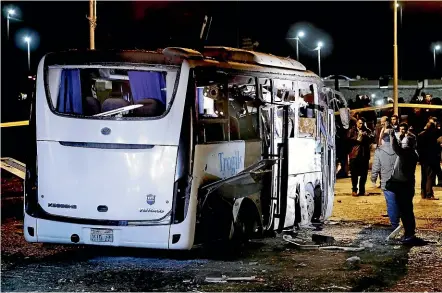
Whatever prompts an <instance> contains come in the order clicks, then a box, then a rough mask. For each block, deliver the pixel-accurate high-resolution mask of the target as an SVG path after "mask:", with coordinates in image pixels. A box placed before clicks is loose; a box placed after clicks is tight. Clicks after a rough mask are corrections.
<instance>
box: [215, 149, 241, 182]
mask: <svg viewBox="0 0 442 293" xmlns="http://www.w3.org/2000/svg"><path fill="white" fill-rule="evenodd" d="M218 158H219V165H220V172H223V173H225V176H226V177H230V176H233V175H236V173H238V170H239V169H240V168H241V167H242V163H243V161H242V160H243V158H242V156H240V155H239V151H235V155H233V156H231V157H225V156H224V153H218Z"/></svg>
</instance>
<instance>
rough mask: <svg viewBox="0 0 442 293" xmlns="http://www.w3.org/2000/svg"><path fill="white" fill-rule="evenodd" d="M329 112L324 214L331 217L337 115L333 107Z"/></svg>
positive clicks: (334, 180)
mask: <svg viewBox="0 0 442 293" xmlns="http://www.w3.org/2000/svg"><path fill="white" fill-rule="evenodd" d="M327 112H328V113H327V133H328V135H327V138H328V139H327V161H328V168H327V170H328V173H329V174H328V176H327V177H326V181H324V185H326V186H327V187H326V188H327V192H326V193H325V196H324V197H323V200H324V202H323V207H324V210H323V215H324V217H325V218H328V217H330V216H331V213H332V210H333V198H334V190H335V188H334V187H335V182H336V146H335V135H336V133H335V132H336V128H335V115H334V112H333V109H329V110H328V111H327Z"/></svg>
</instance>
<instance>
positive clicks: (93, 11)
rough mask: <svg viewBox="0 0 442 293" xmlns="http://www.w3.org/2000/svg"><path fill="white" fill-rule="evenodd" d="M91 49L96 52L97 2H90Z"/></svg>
mask: <svg viewBox="0 0 442 293" xmlns="http://www.w3.org/2000/svg"><path fill="white" fill-rule="evenodd" d="M87 19H89V48H90V49H91V50H95V27H96V26H97V1H96V0H89V17H87Z"/></svg>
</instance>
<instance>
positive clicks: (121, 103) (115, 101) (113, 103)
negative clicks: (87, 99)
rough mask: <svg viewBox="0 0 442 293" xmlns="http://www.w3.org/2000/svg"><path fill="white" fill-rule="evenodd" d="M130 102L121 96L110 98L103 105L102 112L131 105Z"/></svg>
mask: <svg viewBox="0 0 442 293" xmlns="http://www.w3.org/2000/svg"><path fill="white" fill-rule="evenodd" d="M129 105H130V103H129V102H128V101H126V100H124V99H121V98H108V99H106V100H105V101H104V102H103V105H101V112H107V111H111V110H115V109H118V108H122V107H126V106H129Z"/></svg>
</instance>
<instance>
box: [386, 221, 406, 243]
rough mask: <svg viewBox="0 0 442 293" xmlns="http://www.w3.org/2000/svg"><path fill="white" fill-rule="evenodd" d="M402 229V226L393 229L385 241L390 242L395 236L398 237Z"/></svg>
mask: <svg viewBox="0 0 442 293" xmlns="http://www.w3.org/2000/svg"><path fill="white" fill-rule="evenodd" d="M401 229H402V225H399V226H398V227H397V228H396V229H394V231H393V232H391V233H390V235H388V237H387V238H386V239H385V241H390V240H393V239H394V238H396V236H398V235H399V232H400V231H401Z"/></svg>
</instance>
